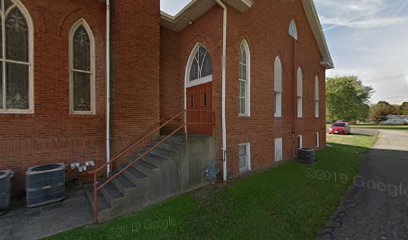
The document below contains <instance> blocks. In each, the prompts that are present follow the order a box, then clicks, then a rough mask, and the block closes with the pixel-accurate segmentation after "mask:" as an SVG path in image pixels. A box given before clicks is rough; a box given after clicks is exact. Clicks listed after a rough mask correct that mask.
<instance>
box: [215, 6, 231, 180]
mask: <svg viewBox="0 0 408 240" xmlns="http://www.w3.org/2000/svg"><path fill="white" fill-rule="evenodd" d="M215 2H216V3H217V4H218V5H220V7H222V8H223V9H224V17H223V31H222V94H221V95H222V97H221V98H222V100H221V101H222V103H221V105H222V106H221V109H222V110H221V122H222V123H221V125H222V162H223V180H224V182H225V181H227V177H228V175H227V121H226V106H225V100H226V97H225V96H226V77H227V75H226V66H227V20H228V10H227V7H226V6H225V4H224V3H222V2H221V0H215Z"/></svg>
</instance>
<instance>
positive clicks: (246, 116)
mask: <svg viewBox="0 0 408 240" xmlns="http://www.w3.org/2000/svg"><path fill="white" fill-rule="evenodd" d="M238 117H239V118H243V119H249V118H251V115H246V114H239V115H238Z"/></svg>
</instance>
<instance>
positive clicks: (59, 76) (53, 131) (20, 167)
mask: <svg viewBox="0 0 408 240" xmlns="http://www.w3.org/2000/svg"><path fill="white" fill-rule="evenodd" d="M21 2H22V3H23V4H24V5H25V7H26V8H27V9H28V11H29V13H30V15H31V18H32V20H33V25H34V98H35V101H34V103H35V113H34V114H24V115H23V114H20V115H19V114H0V169H13V170H14V171H15V172H16V177H15V180H14V181H15V182H14V183H15V184H14V186H13V187H14V188H15V190H16V192H18V193H21V191H22V190H23V186H24V179H25V178H24V177H25V172H26V170H27V168H28V167H31V166H34V165H38V164H47V163H56V162H65V163H68V162H76V161H88V160H97V161H98V162H101V161H103V159H104V154H105V150H104V149H105V143H104V136H105V132H104V129H105V97H104V96H105V69H104V66H105V51H104V49H105V42H104V35H105V15H104V14H105V11H104V10H105V8H104V4H103V3H101V2H99V1H96V0H72V1H65V0H53V1H49V0H35V1H31V0H22V1H21ZM80 18H84V19H85V20H86V21H87V22H88V24H89V25H90V27H91V29H92V31H93V34H94V37H95V42H96V46H95V47H96V114H95V115H92V116H78V115H71V114H69V32H70V29H71V27H72V25H73V24H74V23H75V22H76V21H77V20H79V19H80Z"/></svg>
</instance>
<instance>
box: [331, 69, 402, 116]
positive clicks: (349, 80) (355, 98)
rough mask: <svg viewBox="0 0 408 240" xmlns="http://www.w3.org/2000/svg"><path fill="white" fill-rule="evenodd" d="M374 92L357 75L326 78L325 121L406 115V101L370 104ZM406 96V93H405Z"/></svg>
mask: <svg viewBox="0 0 408 240" xmlns="http://www.w3.org/2000/svg"><path fill="white" fill-rule="evenodd" d="M373 93H374V89H373V88H372V87H371V86H365V85H363V83H362V82H361V81H360V80H359V79H358V77H357V76H343V77H334V78H328V79H327V82H326V101H327V105H326V107H327V121H330V122H334V121H338V120H341V121H347V122H357V121H360V122H375V123H379V122H382V121H384V120H386V117H387V116H388V115H408V102H404V103H402V104H401V105H392V104H390V103H388V102H386V101H380V102H378V103H376V104H370V98H371V97H372V94H373ZM407 96H408V94H407Z"/></svg>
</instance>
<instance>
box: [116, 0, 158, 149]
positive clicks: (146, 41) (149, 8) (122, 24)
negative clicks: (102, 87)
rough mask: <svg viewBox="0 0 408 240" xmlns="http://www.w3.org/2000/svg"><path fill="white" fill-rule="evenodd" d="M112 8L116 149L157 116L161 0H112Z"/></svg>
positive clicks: (156, 120)
mask: <svg viewBox="0 0 408 240" xmlns="http://www.w3.org/2000/svg"><path fill="white" fill-rule="evenodd" d="M112 10H113V13H112V54H113V59H112V63H113V66H112V87H113V88H112V101H113V103H112V136H113V139H112V140H113V151H114V152H116V151H118V150H120V149H122V148H123V147H124V146H126V145H127V144H129V143H130V142H131V141H132V140H135V139H137V138H139V137H140V136H142V135H143V133H144V132H146V130H147V129H149V128H150V127H151V126H153V125H154V124H155V123H156V122H158V120H159V118H160V93H159V66H160V62H159V59H160V1H159V0H149V1H145V0H120V1H114V2H113V8H112Z"/></svg>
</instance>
